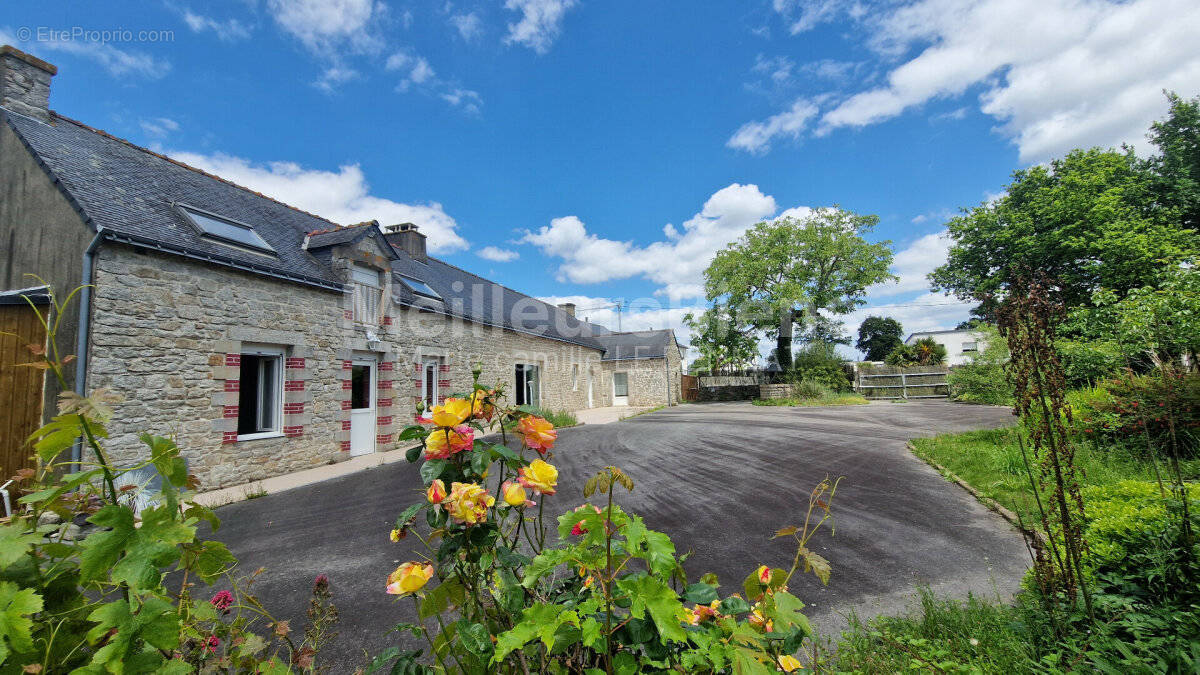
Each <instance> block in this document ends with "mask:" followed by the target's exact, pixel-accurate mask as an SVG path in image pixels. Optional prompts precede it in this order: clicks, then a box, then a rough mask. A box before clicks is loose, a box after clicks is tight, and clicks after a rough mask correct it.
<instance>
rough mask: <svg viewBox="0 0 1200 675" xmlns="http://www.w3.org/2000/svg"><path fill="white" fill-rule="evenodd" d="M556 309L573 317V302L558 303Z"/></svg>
mask: <svg viewBox="0 0 1200 675" xmlns="http://www.w3.org/2000/svg"><path fill="white" fill-rule="evenodd" d="M558 308H559V309H561V310H562V311H564V312H566V313H567V314H570V315H571V316H575V303H573V302H560V303H559V304H558Z"/></svg>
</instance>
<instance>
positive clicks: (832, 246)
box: [704, 207, 895, 370]
mask: <svg viewBox="0 0 1200 675" xmlns="http://www.w3.org/2000/svg"><path fill="white" fill-rule="evenodd" d="M878 222H879V218H878V216H872V215H859V214H856V213H853V212H851V211H846V210H843V209H841V208H837V207H834V208H828V209H820V210H818V211H814V212H813V213H812V214H810V215H809V216H807V217H805V218H803V219H796V218H780V219H778V220H774V221H769V222H761V223H758V224H757V225H755V226H754V227H752V228H750V229H749V230H747V231H746V233H745V234H744V235H743V236H742V237H741V238H740V239H738V240H737V241H735V242H733V243H732V244H730V245H729V246H728V247H726V248H725V249H724V250H722V251H719V252H718V253H717V255H716V257H715V258H714V259H713V261H712V263H711V264H710V265H709V267H708V269H707V270H706V271H705V273H704V276H705V290H706V292H707V294H708V299H709V300H718V299H720V300H722V301H724V302H725V303H727V304H728V305H729V306H730V307H732V308H734V309H735V310H736V311H737V312H738V313H739V314H740V315H741V316H745V317H747V318H748V320H749V323H750V325H752V326H754V327H755V328H757V329H759V330H774V331H776V332H777V349H776V353H777V358H778V362H779V365H780V366H781V367H782V368H783V369H784V370H787V369H789V368H790V366H791V362H792V353H791V349H792V333H793V328H794V324H795V322H796V321H801V322H805V321H815V320H816V318H817V317H819V316H820V312H821V310H825V311H827V312H829V313H830V314H834V315H837V314H845V313H847V312H849V311H851V310H853V309H854V308H855V307H857V306H859V305H861V304H863V303H864V302H865V299H864V295H865V292H866V289H867V287H868V286H870V285H872V284H876V283H880V282H884V281H888V280H891V279H895V277H894V276H893V275H892V274H891V273H890V272H889V271H888V268H889V267H890V266H891V263H892V250H891V242H890V241H883V242H878V243H871V242H868V241H867V240H866V239H865V238H864V237H865V235H867V234H869V233H870V232H871V230H873V229H874V228H875V225H876V224H877V223H878Z"/></svg>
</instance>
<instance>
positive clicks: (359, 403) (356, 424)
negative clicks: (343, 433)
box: [350, 360, 376, 457]
mask: <svg viewBox="0 0 1200 675" xmlns="http://www.w3.org/2000/svg"><path fill="white" fill-rule="evenodd" d="M375 388H376V387H375V361H367V360H363V361H353V362H352V363H351V364H350V456H351V457H355V456H358V455H368V454H370V453H372V452H375Z"/></svg>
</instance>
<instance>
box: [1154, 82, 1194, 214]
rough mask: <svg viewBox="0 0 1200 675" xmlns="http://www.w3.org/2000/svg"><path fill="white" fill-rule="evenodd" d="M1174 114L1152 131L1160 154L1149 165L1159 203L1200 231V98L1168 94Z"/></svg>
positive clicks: (1155, 126) (1157, 123)
mask: <svg viewBox="0 0 1200 675" xmlns="http://www.w3.org/2000/svg"><path fill="white" fill-rule="evenodd" d="M1167 101H1168V102H1169V103H1170V105H1171V108H1170V112H1169V113H1168V115H1167V118H1166V119H1165V120H1162V121H1159V122H1155V123H1154V124H1153V125H1152V126H1151V127H1150V142H1151V143H1153V144H1154V145H1156V146H1157V147H1158V154H1156V155H1155V156H1153V157H1151V158H1150V159H1149V160H1148V161H1147V165H1148V167H1149V169H1150V171H1151V173H1152V174H1153V175H1154V178H1155V183H1154V188H1155V193H1156V196H1157V197H1158V199H1159V202H1160V203H1161V204H1162V205H1163V206H1165V207H1167V208H1171V209H1175V211H1176V213H1177V214H1178V218H1179V222H1180V223H1181V224H1182V225H1183V226H1184V227H1187V228H1190V229H1192V230H1193V231H1196V230H1200V97H1196V98H1193V99H1191V100H1187V99H1183V98H1180V97H1179V96H1177V95H1176V94H1167Z"/></svg>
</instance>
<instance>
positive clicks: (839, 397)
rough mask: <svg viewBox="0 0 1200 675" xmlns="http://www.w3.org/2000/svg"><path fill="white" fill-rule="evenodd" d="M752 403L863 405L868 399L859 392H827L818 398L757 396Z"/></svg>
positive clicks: (805, 405) (806, 405)
mask: <svg viewBox="0 0 1200 675" xmlns="http://www.w3.org/2000/svg"><path fill="white" fill-rule="evenodd" d="M751 403H753V404H754V405H782V406H792V407H795V406H801V407H816V406H825V405H862V404H864V403H867V399H865V398H863V397H862V396H859V395H858V394H826V395H825V396H821V397H818V398H797V397H790V398H756V399H754V400H753V401H751Z"/></svg>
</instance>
